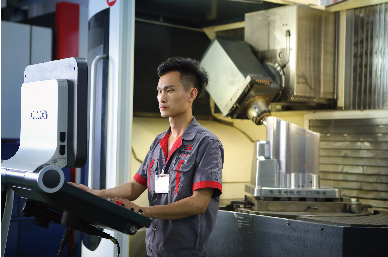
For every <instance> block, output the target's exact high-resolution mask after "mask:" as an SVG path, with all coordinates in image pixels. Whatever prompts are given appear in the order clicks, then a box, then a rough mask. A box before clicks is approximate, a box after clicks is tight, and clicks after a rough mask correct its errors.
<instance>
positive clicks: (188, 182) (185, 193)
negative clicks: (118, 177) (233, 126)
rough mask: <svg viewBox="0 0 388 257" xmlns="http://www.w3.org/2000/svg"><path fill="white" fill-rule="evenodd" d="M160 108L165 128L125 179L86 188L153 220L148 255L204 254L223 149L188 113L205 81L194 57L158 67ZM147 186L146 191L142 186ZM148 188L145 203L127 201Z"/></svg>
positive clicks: (214, 211) (215, 204)
mask: <svg viewBox="0 0 388 257" xmlns="http://www.w3.org/2000/svg"><path fill="white" fill-rule="evenodd" d="M158 75H159V83H158V86H157V91H158V97H157V98H158V102H159V109H160V113H161V116H162V117H168V118H169V122H170V127H169V128H168V130H167V131H166V132H163V133H161V134H159V135H158V136H157V137H156V138H155V140H154V142H153V143H152V145H151V147H150V150H149V151H148V153H147V156H146V158H145V159H144V161H143V163H142V165H141V166H140V169H139V170H138V172H137V173H136V175H135V177H134V178H133V180H132V181H131V182H129V183H126V184H123V185H120V186H118V187H115V188H111V189H106V190H99V191H95V190H90V189H89V188H87V187H85V186H83V185H79V187H80V188H83V189H85V190H87V191H89V192H92V193H94V194H96V195H98V196H101V197H106V198H112V199H113V198H115V200H121V201H122V202H123V203H124V207H126V208H129V209H130V208H134V209H135V211H138V210H139V209H141V210H142V211H143V215H144V216H146V217H149V218H151V219H153V221H152V223H151V226H150V227H149V228H148V229H147V234H146V245H147V254H148V256H198V257H202V256H207V255H206V249H207V242H208V239H209V236H210V233H211V231H212V229H213V227H214V224H215V221H216V217H217V212H218V207H219V196H220V195H221V191H222V185H221V177H222V165H223V159H224V151H223V147H222V144H221V142H220V141H219V139H218V138H217V137H216V136H215V135H214V134H212V133H211V132H210V131H209V130H207V129H205V128H203V127H201V126H200V125H199V124H198V122H197V121H196V120H195V118H194V117H193V114H192V106H193V102H194V101H195V99H196V98H197V97H198V96H199V95H200V94H201V92H202V90H203V88H204V87H205V86H206V85H207V83H208V77H207V74H206V71H205V70H204V69H203V68H201V67H200V65H199V63H198V62H197V61H194V60H191V59H184V58H170V59H168V60H167V61H165V62H164V63H162V64H161V65H160V66H159V67H158ZM147 189H148V190H147ZM145 190H147V191H148V198H149V203H150V206H149V207H140V206H137V205H135V204H133V203H132V202H131V201H133V200H135V199H137V198H138V197H139V196H140V195H141V194H142V193H143V192H144V191H145Z"/></svg>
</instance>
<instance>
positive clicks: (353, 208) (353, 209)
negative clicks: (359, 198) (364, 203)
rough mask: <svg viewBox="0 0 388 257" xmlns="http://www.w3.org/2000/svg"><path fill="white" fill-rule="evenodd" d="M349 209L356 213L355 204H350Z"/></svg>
mask: <svg viewBox="0 0 388 257" xmlns="http://www.w3.org/2000/svg"><path fill="white" fill-rule="evenodd" d="M350 211H351V212H353V213H356V212H357V206H356V205H352V206H350Z"/></svg>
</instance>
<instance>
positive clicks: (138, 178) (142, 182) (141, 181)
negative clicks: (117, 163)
mask: <svg viewBox="0 0 388 257" xmlns="http://www.w3.org/2000/svg"><path fill="white" fill-rule="evenodd" d="M133 179H134V180H135V181H136V182H137V183H139V184H140V185H142V186H145V187H146V186H147V180H146V179H145V178H143V177H142V176H140V175H139V173H136V174H135V176H134V177H133Z"/></svg>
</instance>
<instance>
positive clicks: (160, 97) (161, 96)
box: [158, 91, 166, 103]
mask: <svg viewBox="0 0 388 257" xmlns="http://www.w3.org/2000/svg"><path fill="white" fill-rule="evenodd" d="M158 101H159V102H160V103H164V102H166V94H165V93H164V92H163V91H162V92H161V93H159V94H158Z"/></svg>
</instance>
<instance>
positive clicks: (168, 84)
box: [157, 71, 196, 117]
mask: <svg viewBox="0 0 388 257" xmlns="http://www.w3.org/2000/svg"><path fill="white" fill-rule="evenodd" d="M157 90H158V102H159V109H160V114H161V116H162V117H176V116H179V115H182V114H185V113H187V112H188V111H190V112H191V106H192V103H193V100H194V98H195V96H196V89H195V88H191V89H189V90H187V91H185V88H184V86H183V84H182V82H181V80H180V73H179V72H178V71H171V72H168V73H166V74H164V75H163V76H161V77H160V78H159V83H158V87H157ZM193 91H195V92H194V94H195V96H194V97H193V95H194V94H193Z"/></svg>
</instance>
